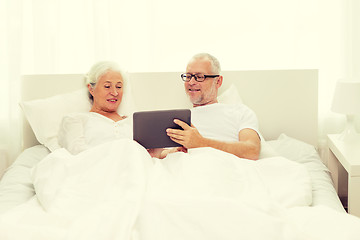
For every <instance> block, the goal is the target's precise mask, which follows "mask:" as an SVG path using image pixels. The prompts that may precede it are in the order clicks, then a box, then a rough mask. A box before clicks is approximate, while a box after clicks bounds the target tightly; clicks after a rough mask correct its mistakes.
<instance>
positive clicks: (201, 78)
mask: <svg viewBox="0 0 360 240" xmlns="http://www.w3.org/2000/svg"><path fill="white" fill-rule="evenodd" d="M219 76H220V75H205V74H202V73H196V74H190V73H183V74H181V79H182V80H183V81H184V82H190V80H191V78H192V77H194V78H195V81H197V82H203V81H205V79H206V78H215V77H219Z"/></svg>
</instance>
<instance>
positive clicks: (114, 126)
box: [58, 112, 133, 154]
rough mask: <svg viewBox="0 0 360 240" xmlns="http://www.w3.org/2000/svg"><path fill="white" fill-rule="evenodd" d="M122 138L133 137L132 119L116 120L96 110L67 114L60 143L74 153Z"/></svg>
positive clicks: (61, 127)
mask: <svg viewBox="0 0 360 240" xmlns="http://www.w3.org/2000/svg"><path fill="white" fill-rule="evenodd" d="M121 138H127V139H132V138H133V137H132V119H131V118H130V117H127V118H125V119H123V120H120V121H114V120H112V119H110V118H108V117H105V116H103V115H101V114H99V113H95V112H87V113H76V114H71V115H68V116H65V117H64V118H63V120H62V122H61V124H60V130H59V134H58V142H59V145H60V146H61V147H63V148H66V149H67V150H68V151H69V152H71V153H72V154H77V153H79V152H82V151H84V150H86V149H88V148H91V147H94V146H97V145H99V144H102V143H105V142H109V141H112V140H116V139H121Z"/></svg>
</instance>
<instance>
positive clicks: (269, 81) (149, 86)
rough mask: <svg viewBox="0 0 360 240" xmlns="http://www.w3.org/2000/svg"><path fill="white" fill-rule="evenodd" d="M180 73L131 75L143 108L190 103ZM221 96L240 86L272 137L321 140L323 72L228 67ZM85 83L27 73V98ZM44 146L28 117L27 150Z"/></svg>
mask: <svg viewBox="0 0 360 240" xmlns="http://www.w3.org/2000/svg"><path fill="white" fill-rule="evenodd" d="M180 74H181V73H180V72H147V73H144V72H143V73H129V79H130V81H131V88H132V95H133V98H134V101H135V106H137V108H138V110H151V109H169V108H184V107H188V106H190V105H189V101H188V99H187V97H186V94H185V92H184V87H183V82H182V81H181V79H180ZM222 75H223V76H224V81H223V85H222V86H221V88H220V90H219V94H221V93H222V92H223V91H224V90H226V89H227V88H228V87H229V86H230V85H231V84H234V85H235V86H236V87H237V89H238V91H239V93H240V96H241V98H242V100H243V102H244V103H245V104H246V105H248V106H249V107H250V108H252V109H253V110H254V111H255V113H256V115H257V117H258V119H259V125H260V131H261V133H262V134H263V136H264V137H265V139H267V140H271V139H276V138H277V137H278V136H279V135H280V134H281V133H285V134H287V135H288V136H290V137H294V138H297V139H299V140H302V141H304V142H307V143H309V144H312V145H314V146H317V142H318V71H317V70H313V69H310V70H308V69H306V70H253V71H223V72H222ZM81 87H84V81H83V75H82V74H59V75H24V76H23V77H22V89H21V91H22V101H27V100H32V99H38V98H45V97H50V96H53V95H56V94H61V93H66V92H71V91H74V90H77V89H79V88H81ZM36 144H38V142H37V140H36V138H35V136H34V133H33V131H32V129H31V128H30V126H29V124H28V122H27V121H26V119H24V121H23V148H28V147H30V146H34V145H36Z"/></svg>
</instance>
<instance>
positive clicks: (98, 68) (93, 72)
mask: <svg viewBox="0 0 360 240" xmlns="http://www.w3.org/2000/svg"><path fill="white" fill-rule="evenodd" d="M109 71H113V72H117V73H120V74H121V76H122V78H123V86H125V84H126V80H125V75H124V74H123V72H122V71H121V69H120V67H119V65H118V64H117V63H116V62H112V61H101V62H97V63H95V64H94V65H93V66H92V67H91V68H90V70H89V72H88V73H87V74H85V83H86V85H88V84H90V85H91V86H92V87H93V88H94V87H96V84H97V82H98V81H99V79H100V78H101V77H102V76H103V75H104V74H106V73H107V72H109ZM89 99H90V101H91V102H93V96H92V95H91V94H90V93H89Z"/></svg>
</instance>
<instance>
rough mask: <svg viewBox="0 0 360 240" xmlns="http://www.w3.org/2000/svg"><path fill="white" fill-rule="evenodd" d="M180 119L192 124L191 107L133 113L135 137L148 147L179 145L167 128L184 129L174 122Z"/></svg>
mask: <svg viewBox="0 0 360 240" xmlns="http://www.w3.org/2000/svg"><path fill="white" fill-rule="evenodd" d="M174 119H179V120H181V121H183V122H186V123H187V124H188V125H190V124H191V111H190V109H175V110H157V111H142V112H135V113H134V114H133V138H134V140H135V141H137V142H138V143H140V144H141V145H142V146H144V147H145V148H147V149H150V148H165V147H179V146H181V145H180V144H178V143H176V142H174V141H172V140H171V139H170V137H169V136H168V135H167V134H166V129H167V128H174V129H182V128H181V127H180V126H179V125H177V124H175V123H174Z"/></svg>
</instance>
